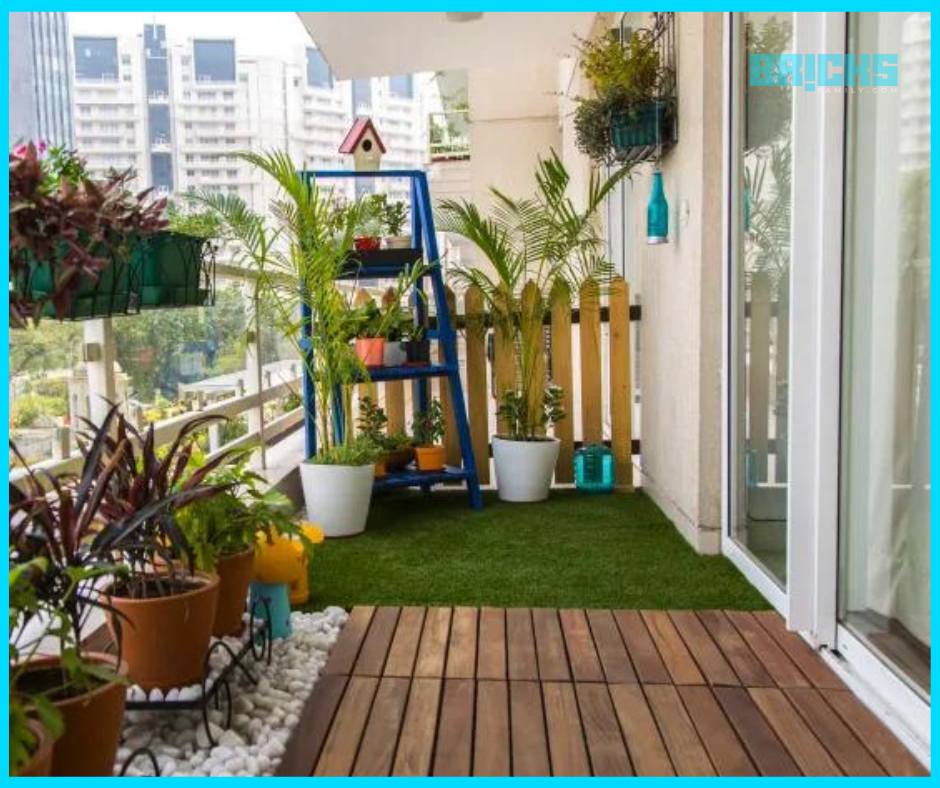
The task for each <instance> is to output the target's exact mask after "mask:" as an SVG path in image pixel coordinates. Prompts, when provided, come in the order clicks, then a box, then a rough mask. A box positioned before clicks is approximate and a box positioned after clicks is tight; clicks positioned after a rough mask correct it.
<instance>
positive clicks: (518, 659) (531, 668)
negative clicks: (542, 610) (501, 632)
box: [506, 608, 539, 681]
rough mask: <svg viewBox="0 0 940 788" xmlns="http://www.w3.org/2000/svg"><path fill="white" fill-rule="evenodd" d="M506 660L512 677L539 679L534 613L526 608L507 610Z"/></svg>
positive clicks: (530, 679)
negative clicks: (533, 626)
mask: <svg viewBox="0 0 940 788" xmlns="http://www.w3.org/2000/svg"><path fill="white" fill-rule="evenodd" d="M506 660H507V664H508V670H509V678H510V679H520V680H529V681H537V680H538V677H539V668H538V662H537V661H536V658H535V637H534V635H533V634H532V614H531V613H530V612H529V610H528V609H526V608H509V609H508V610H507V611H506Z"/></svg>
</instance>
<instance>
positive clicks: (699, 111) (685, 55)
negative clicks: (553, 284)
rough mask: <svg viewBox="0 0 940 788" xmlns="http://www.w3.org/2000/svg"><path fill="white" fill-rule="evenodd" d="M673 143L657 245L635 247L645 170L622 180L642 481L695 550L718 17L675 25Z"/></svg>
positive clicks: (718, 137) (709, 395) (712, 370)
mask: <svg viewBox="0 0 940 788" xmlns="http://www.w3.org/2000/svg"><path fill="white" fill-rule="evenodd" d="M676 34H677V41H676V46H677V59H678V70H679V80H678V84H679V143H678V144H677V145H676V146H675V147H674V148H673V149H672V151H670V152H669V153H668V154H667V155H666V156H665V157H664V159H663V162H662V170H663V178H664V181H665V188H666V198H667V200H668V201H669V207H670V238H669V241H670V242H669V244H667V245H663V246H647V245H646V237H645V236H646V231H645V228H646V201H647V199H648V195H649V189H650V174H651V168H650V167H649V166H646V167H644V168H643V169H642V170H641V171H639V172H638V173H637V174H636V175H635V176H634V179H633V180H634V184H633V195H634V199H633V205H632V208H633V212H632V213H633V215H632V217H631V218H630V220H631V221H632V222H633V223H634V226H635V227H636V234H635V242H634V244H633V254H634V255H636V259H637V261H638V263H639V271H640V275H639V280H640V281H639V282H638V285H639V290H640V292H641V301H642V305H643V319H642V321H641V323H640V332H641V337H640V342H641V345H642V350H641V354H642V355H641V358H640V386H641V391H642V447H643V448H642V451H643V454H642V483H643V486H644V488H645V489H646V491H647V492H648V493H649V495H650V496H651V497H652V498H653V499H654V500H655V501H656V502H657V503H658V504H659V505H660V506H661V507H662V508H663V510H664V511H665V512H666V513H667V514H668V515H669V516H670V517H671V518H672V519H673V520H674V522H675V523H676V526H677V528H678V529H679V531H680V532H681V533H682V534H683V536H685V538H686V539H688V541H689V542H690V543H691V544H692V545H693V546H694V547H695V548H696V549H697V550H699V551H701V552H708V553H714V552H718V550H719V534H720V531H719V528H720V520H721V486H720V485H721V216H722V210H723V198H722V194H721V167H722V126H721V124H722V92H721V91H722V88H721V85H722V81H721V78H720V75H721V71H722V16H721V14H719V13H682V14H679V15H678V18H677V30H676Z"/></svg>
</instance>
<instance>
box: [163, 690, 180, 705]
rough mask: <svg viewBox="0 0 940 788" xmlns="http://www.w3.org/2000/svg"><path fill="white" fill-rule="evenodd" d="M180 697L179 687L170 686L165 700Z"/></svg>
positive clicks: (171, 700)
mask: <svg viewBox="0 0 940 788" xmlns="http://www.w3.org/2000/svg"><path fill="white" fill-rule="evenodd" d="M179 699H180V689H179V687H172V688H171V689H168V690H167V692H166V700H167V701H169V702H171V703H172V702H174V701H178V700H179Z"/></svg>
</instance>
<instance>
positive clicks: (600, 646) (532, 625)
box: [280, 607, 924, 776]
mask: <svg viewBox="0 0 940 788" xmlns="http://www.w3.org/2000/svg"><path fill="white" fill-rule="evenodd" d="M280 773H281V774H290V775H310V774H315V775H323V776H327V775H331V776H335V775H388V774H394V775H470V774H473V775H509V774H513V775H550V774H554V775H591V774H595V775H631V774H638V775H671V774H680V775H713V774H718V775H755V774H756V775H800V774H808V775H838V774H849V775H880V774H885V773H887V774H893V775H901V774H905V775H907V774H923V773H924V770H923V768H922V767H921V766H920V764H919V763H918V762H917V760H916V759H915V758H914V757H913V756H912V755H911V754H910V753H909V752H908V751H907V750H906V749H905V748H904V747H903V746H902V745H901V744H900V742H898V740H897V739H895V738H894V736H893V735H892V734H891V733H890V732H889V731H888V730H887V729H886V728H885V727H884V726H883V725H882V724H881V723H880V722H878V721H877V720H876V719H875V717H874V716H872V714H871V713H870V712H868V711H867V710H866V709H865V707H864V706H862V704H861V703H860V702H859V701H858V700H857V699H856V698H855V696H854V695H853V694H852V693H851V692H850V691H849V690H848V689H846V687H845V686H844V685H843V684H842V682H841V681H840V680H839V679H838V678H837V677H836V676H835V674H834V673H833V672H832V671H831V670H830V669H829V668H828V666H827V665H826V664H825V663H824V662H823V661H822V660H821V659H820V658H819V657H818V656H817V655H816V654H814V653H813V651H812V650H811V649H810V648H809V647H808V646H807V645H806V643H805V642H804V641H803V640H802V639H800V638H799V637H798V636H797V635H795V634H793V633H790V632H787V631H786V629H785V627H784V625H783V621H782V619H781V618H780V617H779V616H778V615H776V614H775V613H741V612H698V613H694V612H689V611H670V612H667V611H643V612H639V611H634V610H617V611H608V610H588V611H584V610H561V611H558V610H546V609H538V610H520V609H510V610H502V609H495V608H484V609H482V610H478V609H476V608H455V609H453V610H452V609H450V608H427V609H425V608H418V607H406V608H397V607H379V608H372V607H357V608H355V609H354V610H353V612H352V614H351V616H350V619H349V622H348V623H347V625H346V628H345V629H344V631H343V632H342V634H341V636H340V639H339V641H338V642H337V644H336V646H335V647H334V649H333V651H332V653H331V655H330V659H329V662H328V664H327V666H326V668H325V672H324V675H323V676H322V677H321V678H320V680H319V681H318V682H317V685H316V687H315V689H314V692H313V694H312V695H311V697H310V700H309V701H308V703H307V704H306V707H305V709H304V713H303V717H302V719H301V722H300V724H299V726H298V727H297V728H296V729H295V734H294V737H293V739H292V740H291V742H290V743H289V746H288V752H287V753H286V755H285V758H284V760H283V761H282V763H281V767H280Z"/></svg>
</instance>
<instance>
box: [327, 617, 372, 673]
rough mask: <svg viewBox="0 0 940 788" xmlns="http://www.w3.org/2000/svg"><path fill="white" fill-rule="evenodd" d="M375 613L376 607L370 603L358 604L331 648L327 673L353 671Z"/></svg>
mask: <svg viewBox="0 0 940 788" xmlns="http://www.w3.org/2000/svg"><path fill="white" fill-rule="evenodd" d="M374 614H375V608H374V607H371V606H369V605H356V607H354V608H353V609H352V613H350V614H349V618H348V619H347V620H346V626H344V627H343V630H342V632H340V633H339V638H338V640H337V641H336V645H335V646H333V648H332V649H331V650H330V658H329V660H328V661H327V663H326V667H325V668H323V673H324V674H325V675H328V676H329V675H334V676H340V675H348V674H350V673H352V669H353V665H354V664H355V663H356V657H358V656H359V649H360V648H362V641H363V640H365V638H366V633H367V632H368V631H369V624H371V623H372V616H373V615H374Z"/></svg>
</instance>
